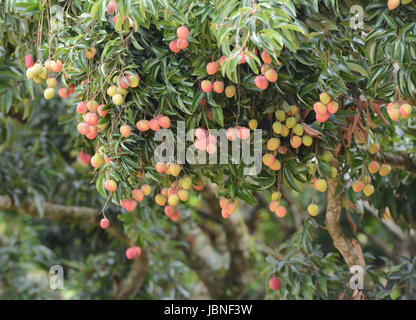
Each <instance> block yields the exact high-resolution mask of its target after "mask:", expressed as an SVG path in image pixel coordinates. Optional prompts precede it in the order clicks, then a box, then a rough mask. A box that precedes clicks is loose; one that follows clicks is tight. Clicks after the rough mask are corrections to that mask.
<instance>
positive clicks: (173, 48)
mask: <svg viewBox="0 0 416 320" xmlns="http://www.w3.org/2000/svg"><path fill="white" fill-rule="evenodd" d="M169 49H170V50H171V51H172V52H174V53H178V52H179V51H181V49H179V48H178V46H177V44H176V40H173V41H171V42H170V43H169Z"/></svg>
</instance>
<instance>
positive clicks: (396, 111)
mask: <svg viewBox="0 0 416 320" xmlns="http://www.w3.org/2000/svg"><path fill="white" fill-rule="evenodd" d="M388 115H389V117H390V119H391V120H393V121H398V120H399V119H400V110H399V109H396V108H394V109H392V110H391V111H390V112H388Z"/></svg>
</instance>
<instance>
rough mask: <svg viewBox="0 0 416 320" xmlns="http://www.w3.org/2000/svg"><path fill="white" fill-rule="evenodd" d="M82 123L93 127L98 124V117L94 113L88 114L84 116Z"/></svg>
mask: <svg viewBox="0 0 416 320" xmlns="http://www.w3.org/2000/svg"><path fill="white" fill-rule="evenodd" d="M84 121H85V122H86V123H88V124H89V125H90V126H93V127H95V126H96V125H97V123H98V116H97V114H96V113H95V112H88V113H87V114H85V116H84Z"/></svg>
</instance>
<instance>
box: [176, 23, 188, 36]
mask: <svg viewBox="0 0 416 320" xmlns="http://www.w3.org/2000/svg"><path fill="white" fill-rule="evenodd" d="M176 35H177V36H178V38H179V39H186V38H188V36H189V30H188V28H187V27H185V26H181V27H179V28H178V29H176Z"/></svg>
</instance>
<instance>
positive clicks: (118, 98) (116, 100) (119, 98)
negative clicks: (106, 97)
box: [111, 93, 124, 106]
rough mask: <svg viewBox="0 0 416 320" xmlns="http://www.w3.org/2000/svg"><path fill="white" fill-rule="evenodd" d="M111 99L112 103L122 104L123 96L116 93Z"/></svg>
mask: <svg viewBox="0 0 416 320" xmlns="http://www.w3.org/2000/svg"><path fill="white" fill-rule="evenodd" d="M111 99H112V100H113V103H114V104H115V105H116V106H119V105H121V104H123V102H124V98H123V96H122V95H121V94H119V93H116V94H115V95H114V96H113V97H112V98H111Z"/></svg>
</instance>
